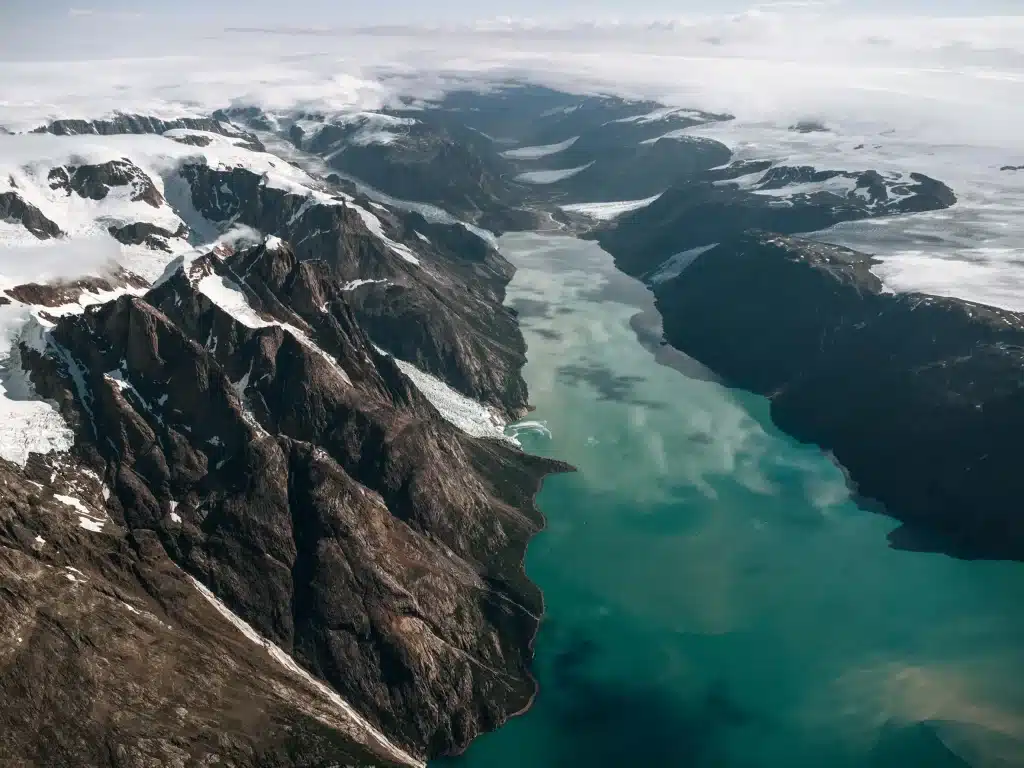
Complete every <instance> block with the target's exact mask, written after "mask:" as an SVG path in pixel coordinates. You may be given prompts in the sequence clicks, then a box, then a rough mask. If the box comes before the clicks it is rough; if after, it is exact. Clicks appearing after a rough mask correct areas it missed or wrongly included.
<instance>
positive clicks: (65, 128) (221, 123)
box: [32, 114, 263, 152]
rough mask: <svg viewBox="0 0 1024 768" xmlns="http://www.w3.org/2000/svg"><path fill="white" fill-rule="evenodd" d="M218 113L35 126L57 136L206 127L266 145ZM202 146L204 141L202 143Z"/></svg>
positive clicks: (117, 117) (255, 144)
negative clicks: (205, 115)
mask: <svg viewBox="0 0 1024 768" xmlns="http://www.w3.org/2000/svg"><path fill="white" fill-rule="evenodd" d="M221 118H223V119H218V118H217V117H216V116H215V117H183V118H179V119H176V120H161V119H160V118H157V117H150V116H148V115H126V114H119V115H115V116H114V117H112V118H109V119H107V120H54V121H53V122H52V123H48V124H47V125H42V126H39V127H38V128H35V129H33V131H32V132H33V133H52V134H54V135H56V136H78V135H81V134H96V135H99V136H111V135H115V134H129V133H158V134H162V133H166V132H167V131H170V130H175V129H178V130H181V129H184V130H190V131H203V132H205V133H217V134H220V135H221V136H229V137H232V138H235V137H237V138H240V139H242V140H244V142H245V143H246V145H248V146H250V148H251V149H254V150H256V151H258V152H262V151H263V145H262V144H261V143H260V141H259V139H257V138H256V137H255V136H253V135H252V134H250V133H247V132H246V131H241V130H239V129H237V128H235V127H234V126H233V125H231V124H230V123H229V122H227V120H226V116H224V115H222V116H221ZM199 146H203V145H199Z"/></svg>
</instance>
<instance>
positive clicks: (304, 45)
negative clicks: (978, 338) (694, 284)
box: [0, 3, 1024, 307]
mask: <svg viewBox="0 0 1024 768" xmlns="http://www.w3.org/2000/svg"><path fill="white" fill-rule="evenodd" d="M90 18H92V19H98V18H100V17H99V16H98V15H96V14H93V15H92V16H86V15H84V13H83V15H82V16H80V17H78V21H77V22H75V23H76V24H77V23H86V21H87V20H88V19H90ZM246 21H247V23H249V22H250V18H249V17H247V18H246ZM326 22H327V23H324V24H323V25H317V26H315V27H312V28H294V27H279V26H273V25H269V24H266V23H265V22H264V21H263V20H262V19H261V18H260V17H258V16H257V15H253V16H252V18H251V24H252V25H253V28H252V29H239V28H238V27H237V25H233V26H234V27H235V28H234V29H232V30H225V29H224V25H223V24H221V25H220V26H219V27H215V26H213V24H212V22H209V21H206V20H204V18H203V16H202V14H201V12H200V13H198V14H195V15H190V17H189V18H187V19H184V18H182V19H180V21H177V22H175V21H174V20H161V21H160V23H159V24H157V23H155V22H154V21H153V20H152V19H146V18H133V19H129V20H125V21H124V22H123V23H121V24H118V25H114V26H116V28H111V26H112V25H106V24H100V23H97V24H95V28H91V29H90V34H80V33H79V34H71V35H68V36H67V37H66V39H62V40H61V45H60V46H58V47H54V46H49V48H48V50H60V51H61V55H62V57H63V58H65V59H70V60H67V61H61V62H39V61H35V62H9V63H6V64H0V80H2V82H4V83H6V84H7V86H6V87H5V89H4V95H3V99H4V101H3V102H0V125H6V126H7V127H8V128H11V129H21V130H26V129H31V128H33V127H35V126H37V125H39V124H41V123H42V122H45V120H47V119H52V118H55V117H89V116H93V117H95V116H102V115H104V114H109V113H111V112H113V111H117V110H122V111H134V112H141V113H147V114H155V115H160V116H170V115H182V114H198V113H208V112H209V111H211V110H213V109H216V108H220V107H224V106H227V105H232V104H235V105H256V106H260V107H263V108H264V109H268V110H272V111H279V112H280V111H288V110H292V109H303V110H316V111H321V112H324V113H327V114H333V113H337V112H341V111H345V110H352V109H377V108H380V107H382V106H386V105H389V104H392V105H394V104H397V103H398V100H399V98H400V97H409V96H413V97H417V98H420V99H430V98H436V97H437V96H438V95H440V94H441V93H443V92H444V91H446V90H450V89H452V88H464V87H487V86H489V85H491V84H493V83H495V82H498V81H501V80H504V79H510V78H514V79H519V80H522V81H525V82H533V83H538V84H544V85H549V86H553V87H558V88H564V89H567V90H572V91H576V92H581V93H614V94H618V95H622V96H627V97H636V98H651V99H657V100H660V101H663V102H666V103H669V104H673V105H678V106H683V107H693V108H700V109H706V110H711V111H724V112H729V113H731V114H734V115H736V117H737V120H736V121H734V122H732V123H729V124H724V125H719V126H715V127H714V128H713V129H710V130H707V131H702V132H701V133H703V134H704V135H707V136H709V137H712V138H716V139H718V140H721V141H724V142H726V143H727V144H729V145H730V146H732V147H733V148H734V149H735V151H736V153H737V154H738V155H739V156H757V157H769V158H774V159H778V160H779V161H786V162H790V163H806V164H812V165H817V166H821V167H831V168H851V169H863V168H876V169H878V170H881V171H887V172H892V173H902V172H905V171H908V170H914V171H920V172H923V173H927V174H928V175H931V176H935V177H938V178H941V179H943V180H944V181H946V182H948V183H950V184H951V186H953V188H954V190H955V191H956V192H957V195H958V197H959V199H960V201H961V203H960V205H959V206H958V207H957V208H955V209H954V210H953V211H952V212H949V213H948V214H943V215H947V216H948V217H951V218H946V219H942V218H941V217H939V216H931V217H929V216H925V217H915V218H914V219H913V221H914V222H915V223H914V226H915V227H917V228H919V229H921V228H923V231H921V232H915V233H914V236H913V240H912V241H908V240H906V239H905V238H904V239H903V240H902V241H901V238H900V237H899V236H898V233H896V234H894V235H893V236H887V237H885V238H882V240H881V242H882V246H881V248H882V250H881V252H880V255H882V256H891V257H893V258H894V259H895V258H898V257H900V256H901V255H906V256H914V254H920V253H921V252H922V251H926V255H937V256H940V257H943V258H945V259H948V260H949V261H950V263H951V264H954V263H955V264H974V263H981V262H984V263H987V264H988V265H989V267H990V268H989V269H987V270H976V269H975V270H964V269H960V271H959V273H958V274H966V273H967V272H970V274H971V276H972V281H973V282H972V285H971V295H972V296H973V297H975V298H982V299H983V300H993V301H999V302H1003V303H1005V302H1006V301H1007V298H1006V295H1005V294H1006V291H1000V290H997V288H996V286H995V283H994V280H995V275H997V274H999V272H1000V271H1001V270H1003V271H1005V270H1009V269H1013V270H1016V269H1017V267H1016V265H1017V264H1018V263H1024V246H1022V243H1024V225H1022V223H1021V222H1020V220H1019V219H1020V217H1019V213H1018V212H1019V211H1020V210H1022V209H1024V173H1021V172H1017V173H1008V172H1003V173H1000V172H999V170H998V169H999V168H1000V167H1002V166H1004V165H1020V164H1024V133H1022V132H1021V131H1020V130H1019V126H1021V125H1024V16H1008V17H991V16H990V17H984V16H979V17H972V18H962V19H951V18H937V17H927V16H916V17H915V16H898V17H897V16H881V15H878V16H873V17H871V16H863V15H861V16H857V15H853V14H852V13H850V12H849V8H848V7H847V6H837V7H833V6H829V5H821V4H815V5H793V4H791V3H790V4H786V5H780V4H778V3H774V4H761V5H759V6H756V7H755V8H754V9H753V10H752V11H748V12H745V13H740V14H718V15H689V16H678V17H671V18H635V19H627V20H623V19H604V20H600V19H599V20H588V21H581V20H577V21H573V20H571V19H570V20H562V21H559V22H550V21H542V20H537V19H517V18H501V19H492V20H488V21H483V22H472V23H470V22H466V23H462V24H432V25H426V26H416V25H406V26H388V27H384V26H379V25H378V26H374V27H365V28H361V29H353V28H344V27H340V26H332V25H331V24H330V23H329V22H330V19H326ZM218 30H219V31H218ZM115 35H116V39H114V36H115ZM113 52H116V54H117V55H118V56H119V57H120V58H119V59H114V60H112V59H110V58H109V57H110V56H111V55H112V53H113ZM805 119H814V120H817V121H820V122H823V123H825V124H827V125H828V126H829V127H830V128H832V129H833V130H832V132H830V133H822V134H794V133H793V132H791V131H789V130H787V129H788V126H790V125H792V124H793V123H795V122H797V121H800V120H805ZM565 138H569V137H568V136H567V137H565ZM869 226H872V225H869V224H863V225H852V226H848V227H844V228H841V229H840V230H839V231H837V232H836V233H835V238H836V239H837V240H839V241H840V242H846V241H847V240H846V239H848V241H849V242H850V243H853V242H854V241H858V242H860V243H861V244H863V243H864V242H865V241H867V240H868V238H867V235H869V234H870V235H873V234H875V233H874V232H871V231H869V230H868V227H869ZM858 228H860V229H858ZM896 229H898V228H896ZM958 233H959V234H958ZM922 242H925V243H928V245H927V248H926V249H924V248H922V246H921V243H922ZM979 248H988V249H990V252H991V253H996V254H999V255H998V256H994V257H985V258H981V257H980V256H979V254H978V252H977V251H978V249H979ZM986 259H987V261H986ZM903 263H904V264H905V265H906V269H895V268H894V269H892V270H890V272H889V274H891V275H898V277H899V281H900V285H901V286H903V287H906V286H913V285H914V284H915V281H917V280H918V278H920V280H919V282H918V283H917V284H920V285H927V286H928V287H932V286H939V287H942V286H943V285H945V286H948V287H947V288H946V289H945V290H957V286H956V284H955V283H956V281H954V280H952V279H950V280H942V279H934V276H932V277H929V276H927V275H925V273H924V272H923V271H922V268H921V267H920V261H914V259H913V258H908V259H904V261H903ZM931 263H933V264H936V263H937V262H931ZM958 269H959V268H958ZM949 274H952V273H949ZM925 278H927V279H925ZM1018 302H1019V304H1020V305H1021V306H1022V307H1024V297H1022V298H1021V299H1018Z"/></svg>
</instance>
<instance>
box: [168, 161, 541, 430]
mask: <svg viewBox="0 0 1024 768" xmlns="http://www.w3.org/2000/svg"><path fill="white" fill-rule="evenodd" d="M183 173H184V175H185V177H186V179H187V180H188V181H189V184H190V187H191V189H192V198H193V202H194V204H195V206H196V208H197V210H199V211H200V212H201V213H202V214H203V215H204V216H205V217H206V218H208V219H210V220H212V221H223V220H228V219H233V220H235V221H238V222H240V223H243V224H246V225H248V226H251V227H254V228H256V229H258V230H260V231H262V232H266V233H271V234H275V235H277V236H279V237H282V238H284V239H286V240H288V241H289V242H292V243H294V244H295V246H294V248H295V254H296V256H297V257H298V258H299V259H300V260H308V259H320V260H323V261H325V262H326V263H327V264H328V265H329V267H330V269H331V272H332V273H333V274H334V275H335V276H336V277H337V278H339V279H340V280H342V281H343V282H351V281H362V280H380V281H386V282H379V283H370V284H363V285H361V286H360V287H358V288H356V289H355V290H353V291H351V292H349V293H348V295H347V300H348V301H349V302H350V304H351V305H352V307H353V309H354V310H355V312H356V315H357V317H358V318H359V320H360V322H361V324H362V325H363V327H364V328H365V329H366V331H367V332H368V333H369V334H370V337H371V338H372V339H373V341H374V342H375V343H376V344H377V345H379V346H381V347H383V348H384V349H386V350H388V351H389V352H392V353H394V354H395V355H397V356H398V357H399V358H401V359H404V360H408V361H409V362H412V363H414V364H415V365H417V366H418V367H420V368H422V369H423V370H425V371H427V372H428V373H431V374H433V375H435V376H438V377H440V378H441V379H443V380H445V381H448V382H449V383H450V384H451V385H452V386H453V387H454V388H455V389H457V390H458V391H460V392H462V393H463V394H465V395H467V396H469V397H472V398H474V399H477V400H480V401H482V402H484V403H487V404H488V405H491V406H494V407H495V408H497V409H499V410H500V411H502V412H503V413H506V414H507V415H508V416H510V417H516V416H518V415H520V414H522V413H523V412H524V409H525V407H526V403H527V400H526V385H525V383H524V382H523V380H522V377H521V375H520V373H519V371H520V369H521V368H522V366H523V364H524V363H525V360H526V357H525V352H526V347H525V344H524V342H523V339H522V335H521V334H520V333H519V329H518V326H517V325H516V322H515V318H514V317H513V316H512V314H511V313H510V312H509V311H508V309H506V308H505V307H504V306H502V301H503V300H504V291H505V285H506V284H507V283H508V281H509V279H511V276H512V272H513V269H512V266H511V265H510V264H509V263H508V262H507V261H506V260H505V259H504V258H503V257H502V256H501V255H500V254H499V253H498V252H497V251H496V250H494V249H493V248H491V247H489V246H488V245H487V244H486V243H485V242H484V241H482V240H480V238H478V237H476V236H475V235H472V234H470V233H469V232H468V231H467V230H466V229H465V228H464V227H462V226H458V225H442V224H432V223H428V222H427V221H426V220H425V219H423V217H422V216H419V215H416V214H405V215H404V216H397V215H395V214H393V213H391V212H390V211H388V210H387V209H385V208H383V207H380V206H377V207H374V205H373V204H372V203H371V202H370V201H369V200H367V199H365V198H360V199H357V200H355V201H354V202H352V204H345V202H344V200H343V199H342V198H340V197H339V198H337V199H335V200H334V201H327V202H326V203H324V204H310V203H309V201H308V198H307V197H305V196H301V195H296V194H292V193H290V192H286V191H283V190H279V189H274V188H269V187H266V186H264V185H263V184H262V183H261V181H262V180H261V177H260V176H259V175H257V174H254V173H252V172H251V171H246V170H244V169H240V168H236V169H233V170H231V171H219V170H215V169H212V168H210V167H208V166H205V165H189V166H186V167H185V168H184V169H183ZM223 189H229V190H230V194H227V193H225V192H223V191H222V190H223ZM359 208H362V210H363V211H364V212H368V213H369V214H371V217H372V218H375V219H376V220H377V221H378V222H379V223H380V226H381V227H382V228H383V230H385V232H386V233H388V236H389V237H390V238H391V239H392V240H393V241H394V242H396V243H399V244H401V245H403V246H405V247H407V248H411V249H412V250H414V251H415V253H416V254H418V257H417V258H418V259H420V260H421V261H422V263H421V264H420V265H416V264H413V263H411V262H410V261H408V259H407V258H403V256H401V255H400V254H399V253H398V252H396V251H395V249H393V248H391V247H389V246H388V245H386V244H385V243H382V242H381V240H380V239H379V238H378V237H376V236H375V235H374V234H373V233H371V232H370V230H369V229H368V227H367V220H368V217H367V216H366V213H360V211H359ZM417 233H419V234H418V235H417ZM435 267H436V268H435Z"/></svg>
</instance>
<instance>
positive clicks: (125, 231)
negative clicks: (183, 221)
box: [107, 221, 188, 253]
mask: <svg viewBox="0 0 1024 768" xmlns="http://www.w3.org/2000/svg"><path fill="white" fill-rule="evenodd" d="M107 231H108V232H109V233H110V235H111V236H112V237H113V238H114V239H115V240H117V241H118V242H119V243H123V244H124V245H145V246H147V247H149V248H153V249H154V250H160V251H166V252H167V253H170V252H171V247H170V246H169V245H168V243H167V241H168V240H170V239H171V238H185V237H188V229H187V228H186V227H185V226H184V225H181V226H179V227H178V229H177V230H176V231H174V232H171V231H170V230H168V229H164V228H163V227H158V226H157V225H156V224H151V223H149V222H148V221H136V222H133V223H131V224H125V225H123V226H116V225H113V224H112V225H111V226H109V227H108V228H107Z"/></svg>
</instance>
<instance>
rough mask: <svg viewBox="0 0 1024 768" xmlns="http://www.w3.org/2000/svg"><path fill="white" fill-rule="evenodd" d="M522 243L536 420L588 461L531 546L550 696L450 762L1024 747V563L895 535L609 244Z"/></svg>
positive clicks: (962, 761)
mask: <svg viewBox="0 0 1024 768" xmlns="http://www.w3.org/2000/svg"><path fill="white" fill-rule="evenodd" d="M501 247H502V250H503V252H504V253H505V254H506V256H507V257H508V258H509V259H510V260H511V261H512V262H513V263H515V264H516V266H517V267H518V268H519V271H518V273H517V275H516V278H515V280H514V281H513V283H512V285H511V287H510V291H509V299H508V300H509V303H510V304H512V305H514V306H517V307H518V308H519V309H520V311H521V318H522V322H523V329H524V333H525V335H526V338H527V342H528V344H529V363H528V365H527V367H526V370H525V376H526V379H527V382H528V383H529V386H530V393H531V400H532V402H533V403H534V404H535V405H536V407H537V410H536V413H534V414H532V417H533V418H535V419H536V420H537V421H539V422H543V423H544V424H545V425H546V427H547V429H549V430H550V436H547V435H545V434H543V433H542V432H541V431H540V430H537V429H530V428H529V427H525V428H524V429H523V430H522V431H521V433H520V438H521V440H522V442H523V444H524V446H525V447H526V448H527V449H528V450H531V451H534V452H536V453H541V454H545V455H551V456H556V457H558V458H561V459H565V460H567V461H570V462H572V463H573V464H575V465H576V466H578V467H579V470H580V471H579V472H578V473H576V474H572V475H562V476H558V477H554V478H551V479H549V481H548V482H547V484H546V485H545V488H544V490H543V492H542V493H541V496H540V505H541V507H542V508H543V510H544V512H545V514H546V515H547V517H548V529H547V530H546V531H545V532H544V533H543V534H541V535H540V536H538V537H537V538H536V539H535V540H534V542H533V543H532V544H531V546H530V550H529V553H528V557H527V570H528V573H529V574H530V576H531V578H533V580H534V581H536V582H537V583H538V584H539V585H540V587H541V588H542V589H543V590H544V594H545V598H546V603H547V617H546V619H545V622H544V624H543V627H542V630H541V633H540V635H539V636H538V640H537V675H538V678H539V680H540V684H541V694H540V696H539V697H538V699H537V703H536V705H535V706H534V708H533V709H532V710H530V712H529V713H528V714H526V715H525V716H522V717H519V718H516V719H514V720H513V721H511V722H510V723H508V724H507V725H506V726H505V727H504V728H502V729H500V730H499V731H497V732H496V733H493V734H489V735H487V736H485V737H482V738H481V739H479V740H478V741H477V742H475V743H474V745H473V746H472V748H471V749H470V750H469V751H468V752H467V754H466V755H465V756H463V757H462V758H459V759H455V760H451V761H445V762H444V765H445V766H447V767H448V768H527V767H529V768H555V767H556V766H558V767H561V766H584V767H586V766H600V767H604V766H608V767H609V768H611V767H612V766H615V767H618V766H694V767H695V768H703V767H704V766H715V767H718V768H776V767H779V768H782V767H785V768H812V767H813V768H846V767H847V766H849V767H852V766H858V767H859V766H872V767H877V768H918V766H920V767H921V768H946V767H947V766H964V765H971V766H976V767H980V768H989V767H990V766H991V767H992V768H995V766H1000V767H1001V768H1002V767H1005V766H1015V765H1024V566H1021V565H1019V564H1010V563H968V562H961V561H957V560H953V559H950V558H946V557H943V556H940V555H928V554H914V553H907V552H898V551H894V550H891V549H889V548H888V547H887V545H886V538H885V535H886V533H887V532H888V531H889V530H890V529H891V528H892V527H893V523H892V521H890V520H888V519H886V518H884V517H881V516H878V515H873V514H870V513H868V512H864V511H862V510H860V509H858V508H857V507H856V506H855V505H854V504H852V503H851V502H850V501H849V500H848V494H847V491H846V488H845V484H844V481H843V477H842V474H841V472H840V470H839V469H837V468H836V467H835V466H833V465H832V463H831V462H830V461H828V460H827V458H825V457H824V456H822V455H821V453H820V452H819V451H818V450H817V449H815V448H813V447H810V446H803V445H800V444H799V443H796V442H795V441H793V440H792V439H790V438H788V437H786V436H784V435H782V434H780V433H779V432H778V431H777V430H776V429H774V428H773V427H772V426H771V423H770V421H769V419H768V416H767V407H766V402H765V401H764V400H763V399H761V398H757V397H755V396H752V395H748V394H745V393H742V392H737V391H734V390H726V389H724V388H722V387H720V386H718V385H716V384H713V383H710V382H708V381H706V380H701V379H699V378H692V377H690V376H687V375H685V374H684V373H681V372H680V371H679V370H674V369H673V368H670V367H667V366H665V365H660V364H659V363H658V362H657V361H656V360H655V355H654V353H653V352H652V351H651V347H650V346H648V347H645V346H644V345H643V344H641V343H640V341H638V335H637V332H635V331H634V327H638V326H640V325H642V323H638V322H637V321H636V319H635V318H634V316H635V315H637V314H638V312H640V311H641V309H643V308H647V307H649V297H648V296H647V294H646V292H645V291H644V290H643V288H642V286H640V285H639V284H638V283H636V282H635V281H633V280H631V279H629V278H626V277H624V276H622V275H620V274H618V273H617V272H616V271H615V270H614V268H613V266H612V263H611V258H610V257H609V256H608V255H607V254H605V253H604V252H603V251H601V250H600V249H599V248H598V247H597V246H596V245H595V244H593V243H586V242H582V241H577V240H573V239H568V238H554V237H546V236H540V235H515V236H506V237H505V238H503V239H502V241H501ZM648 317H650V315H648ZM631 319H633V323H632V324H631Z"/></svg>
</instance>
